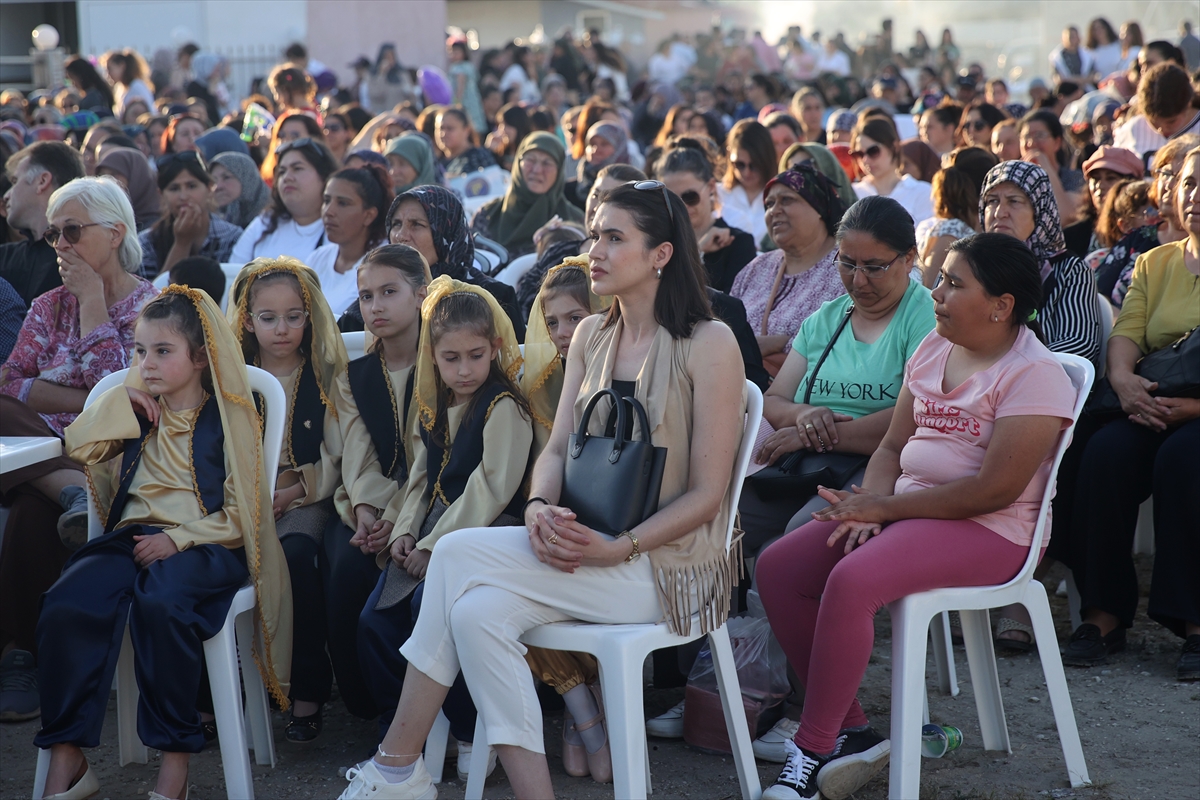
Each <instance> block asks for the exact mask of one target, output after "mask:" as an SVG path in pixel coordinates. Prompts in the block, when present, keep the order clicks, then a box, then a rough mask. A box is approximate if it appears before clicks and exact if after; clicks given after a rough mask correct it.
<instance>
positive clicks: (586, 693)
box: [521, 256, 612, 783]
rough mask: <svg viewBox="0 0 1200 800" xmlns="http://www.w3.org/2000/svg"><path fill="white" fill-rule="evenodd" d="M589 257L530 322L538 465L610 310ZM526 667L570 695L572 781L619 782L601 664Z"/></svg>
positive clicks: (527, 388) (568, 270)
mask: <svg viewBox="0 0 1200 800" xmlns="http://www.w3.org/2000/svg"><path fill="white" fill-rule="evenodd" d="M587 269H588V259H587V256H572V257H570V258H567V259H564V260H563V262H562V263H561V264H559V265H558V266H556V267H551V268H550V270H549V271H547V272H546V277H545V278H543V279H542V288H541V291H539V292H538V296H537V299H536V300H534V302H533V308H532V310H531V312H530V314H529V327H528V328H527V332H526V335H525V372H524V373H523V374H522V375H521V389H522V391H524V392H525V396H526V397H528V398H529V405H530V408H531V409H532V411H533V422H534V424H533V439H534V458H535V459H536V458H537V456H538V455H540V454H541V452H542V448H543V447H545V446H546V442H547V441H549V440H550V431H551V429H552V428H553V427H554V412H555V410H556V409H557V408H558V400H559V397H560V396H561V395H562V387H563V365H564V364H565V362H566V358H567V353H568V351H569V350H570V347H571V338H572V336H573V335H574V334H575V328H576V327H578V326H579V323H580V322H582V321H583V320H584V319H586V318H587V317H589V316H591V315H592V314H594V313H596V312H598V311H601V310H602V309H604V308H606V307H607V306H608V303H606V302H603V300H602V299H601V298H599V297H597V296H596V294H595V292H593V291H592V286H591V280H590V279H589V277H588V273H587ZM525 660H526V661H527V662H529V668H530V669H531V670H533V674H534V677H536V678H537V679H538V680H540V681H542V682H543V683H546V684H548V685H549V686H552V687H553V688H554V690H555V691H556V692H558V693H559V694H560V695H562V698H563V702H564V703H565V704H566V706H567V709H566V712H565V713H564V714H563V728H562V730H563V733H562V738H563V742H562V757H563V768H564V769H566V771H567V774H568V775H573V776H575V777H578V778H582V777H585V776H588V775H591V776H592V778H593V779H595V780H596V781H597V782H599V783H610V782H611V781H612V755H611V753H610V752H609V747H608V734H607V732H606V730H605V726H604V712H603V705H602V703H601V700H600V684H599V680H600V675H599V671H598V668H597V665H596V659H595V657H594V656H591V655H588V654H587V653H574V652H570V651H567V650H544V649H542V648H540V647H530V648H529V649H528V652H526V653H525Z"/></svg>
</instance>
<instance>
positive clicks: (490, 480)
mask: <svg viewBox="0 0 1200 800" xmlns="http://www.w3.org/2000/svg"><path fill="white" fill-rule="evenodd" d="M421 316H422V326H421V344H420V348H419V351H418V360H417V375H416V388H417V392H416V403H417V409H418V410H417V414H418V417H417V419H418V425H419V427H418V429H417V435H416V436H414V437H413V462H412V464H413V466H412V473H411V475H410V476H409V480H408V485H407V486H406V488H405V491H404V498H403V502H402V504H400V506H399V508H398V509H396V511H397V515H396V517H395V527H393V528H392V531H391V537H390V541H389V551H388V552H387V553H380V555H379V560H380V565H381V566H385V567H386V570H385V573H384V575H383V576H382V577H381V579H380V581H379V585H378V586H377V587H376V589H375V592H374V594H372V595H371V599H370V600H368V601H367V604H366V606H365V607H364V609H363V613H362V616H361V618H360V621H359V643H360V652H361V658H362V662H363V667H364V673H365V674H366V676H367V679H368V682H369V683H371V684H372V689H373V690H374V691H375V693H376V696H377V697H378V698H379V701H380V706H381V710H382V711H383V713H382V714H381V717H380V725H381V734H382V733H383V732H385V731H386V729H387V728H386V725H389V724H390V723H391V717H392V714H393V713H394V711H395V704H396V702H397V700H398V699H399V696H400V691H401V689H402V688H403V685H404V683H403V676H404V672H405V670H406V669H407V662H405V660H404V658H403V657H402V656H401V655H400V653H399V650H398V648H399V646H400V645H402V644H403V643H404V642H405V641H407V639H408V637H409V635H410V634H411V632H412V628H413V625H414V624H415V623H416V618H417V613H418V610H419V607H420V597H421V595H420V591H421V586H420V583H421V581H422V579H423V578H424V577H425V569H426V567H427V565H428V564H429V558H430V556H431V554H432V552H433V548H434V546H435V545H436V543H437V541H438V539H439V538H441V537H442V536H443V535H444V534H446V533H449V532H451V531H455V530H458V529H460V528H469V527H481V526H488V525H493V524H500V525H511V524H514V522H519V520H520V515H521V504H522V502H523V500H524V497H523V496H522V495H521V491H520V490H521V485H522V483H523V482H524V480H525V471H526V469H527V468H528V465H529V455H530V447H531V445H532V443H533V429H532V422H531V415H530V412H529V405H528V403H527V402H526V400H525V398H524V396H523V395H522V394H521V390H520V389H519V388H518V387H517V384H516V382H515V380H514V378H515V377H516V373H517V371H518V370H519V369H520V367H521V355H520V350H519V348H518V347H517V342H516V337H515V336H514V335H513V330H512V326H511V324H510V323H509V321H508V316H507V315H506V314H505V313H504V311H503V309H501V308H500V305H499V304H498V303H497V302H496V300H495V298H493V297H492V296H491V295H490V294H489V293H488V292H487V291H485V290H483V289H480V288H479V287H477V286H471V285H469V284H466V283H463V282H461V281H456V280H454V279H452V278H449V277H445V276H443V277H440V278H437V279H435V280H434V281H433V283H431V284H430V286H429V297H428V298H426V300H425V305H424V307H423V309H422V313H421ZM389 511H390V510H389ZM385 516H389V514H388V513H387V512H385ZM389 555H390V560H389V558H388V557H389ZM414 590H415V591H414ZM443 710H444V711H445V712H446V716H447V718H448V719H449V720H450V730H451V733H452V734H453V735H454V737H455V738H456V739H457V740H458V741H459V763H460V765H461V767H462V770H460V771H462V772H464V773H465V769H466V766H467V764H469V762H470V758H469V752H470V742H471V740H472V739H473V738H474V728H475V707H474V705H472V703H471V698H470V694H469V693H468V692H467V689H466V684H465V683H464V681H463V679H462V677H461V676H460V677H459V678H458V680H457V681H456V682H455V686H454V687H453V688H452V689H451V690H450V695H449V697H447V700H446V703H445V704H444V705H443ZM494 763H495V761H494V756H493V757H492V759H491V760H490V764H493V765H494Z"/></svg>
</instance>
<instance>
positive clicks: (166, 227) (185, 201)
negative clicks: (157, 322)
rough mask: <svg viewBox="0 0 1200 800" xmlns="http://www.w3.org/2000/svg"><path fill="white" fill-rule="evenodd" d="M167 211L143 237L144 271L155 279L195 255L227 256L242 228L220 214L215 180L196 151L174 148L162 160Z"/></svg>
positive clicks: (160, 186) (162, 188)
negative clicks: (214, 194)
mask: <svg viewBox="0 0 1200 800" xmlns="http://www.w3.org/2000/svg"><path fill="white" fill-rule="evenodd" d="M158 190H159V192H160V193H161V194H162V216H161V217H159V218H158V221H157V222H155V223H154V225H153V226H151V227H150V228H149V229H147V230H144V231H142V232H141V234H140V235H139V236H138V238H139V240H140V241H141V244H142V269H141V275H142V277H143V278H145V279H146V280H153V279H154V278H156V277H158V276H159V275H160V274H162V273H164V272H170V271H171V267H173V266H175V264H176V263H178V262H179V261H182V260H183V259H185V258H190V257H191V256H209V257H210V258H215V259H216V260H217V261H228V260H229V255H230V253H232V252H233V246H234V245H235V244H237V240H238V238H239V237H240V236H241V235H242V229H241V228H239V227H238V226H237V225H234V224H233V223H232V222H228V221H226V220H224V219H222V218H221V217H219V216H218V215H217V213H216V203H215V201H214V200H213V179H212V176H211V175H210V174H209V172H208V169H207V167H206V166H205V164H204V159H203V158H202V157H201V156H200V154H199V153H197V152H195V151H190V150H189V151H185V152H183V153H171V154H169V155H165V156H163V157H162V158H160V159H159V160H158Z"/></svg>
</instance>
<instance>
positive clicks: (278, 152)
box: [275, 136, 314, 158]
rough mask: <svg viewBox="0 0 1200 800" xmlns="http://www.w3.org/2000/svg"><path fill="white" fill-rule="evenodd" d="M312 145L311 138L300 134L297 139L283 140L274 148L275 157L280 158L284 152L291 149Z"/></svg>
mask: <svg viewBox="0 0 1200 800" xmlns="http://www.w3.org/2000/svg"><path fill="white" fill-rule="evenodd" d="M313 145H314V142H313V140H312V139H311V138H310V137H308V136H301V137H300V138H299V139H292V140H291V141H290V142H284V143H283V144H281V145H279V146H278V147H276V148H275V157H276V158H282V157H283V154H284V153H288V152H291V151H292V150H300V149H302V148H305V147H309V148H311V147H312V146H313Z"/></svg>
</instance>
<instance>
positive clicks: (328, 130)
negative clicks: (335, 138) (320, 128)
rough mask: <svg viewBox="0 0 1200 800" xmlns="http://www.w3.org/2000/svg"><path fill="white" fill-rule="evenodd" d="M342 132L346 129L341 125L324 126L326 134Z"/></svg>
mask: <svg viewBox="0 0 1200 800" xmlns="http://www.w3.org/2000/svg"><path fill="white" fill-rule="evenodd" d="M344 130H346V129H345V128H344V127H343V126H341V125H326V126H325V132H326V133H341V132H342V131H344Z"/></svg>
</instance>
